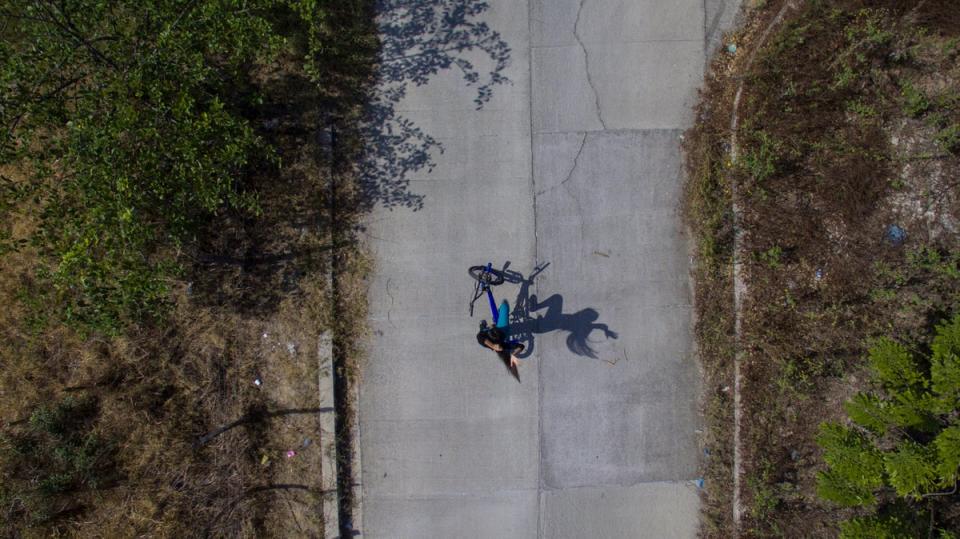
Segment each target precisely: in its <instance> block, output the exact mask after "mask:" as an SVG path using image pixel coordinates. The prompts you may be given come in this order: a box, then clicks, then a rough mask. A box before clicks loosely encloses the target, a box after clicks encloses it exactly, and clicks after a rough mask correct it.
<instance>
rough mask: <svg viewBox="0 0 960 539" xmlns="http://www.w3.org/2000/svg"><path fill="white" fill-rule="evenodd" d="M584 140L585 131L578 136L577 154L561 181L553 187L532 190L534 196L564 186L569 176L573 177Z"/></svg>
mask: <svg viewBox="0 0 960 539" xmlns="http://www.w3.org/2000/svg"><path fill="white" fill-rule="evenodd" d="M586 142H587V133H584V134H583V137H581V138H580V147H579V148H577V154H576V155H575V156H573V165H571V166H570V170H568V171H567V174H566V176H565V177H564V179H563V181H561V182H560V183H558V184H557V185H554V186H553V187H548V188H546V189H542V190H540V191H535V192H534V195H535V196H540V195H542V194H544V193H549V192H550V191H553V190H554V189H556V188H557V187H561V186H564V184H566V183H567V182H568V181H570V179H571V178H573V173H574V172H575V171H576V170H577V165H578V164H579V162H580V154H582V153H583V147H584V146H586Z"/></svg>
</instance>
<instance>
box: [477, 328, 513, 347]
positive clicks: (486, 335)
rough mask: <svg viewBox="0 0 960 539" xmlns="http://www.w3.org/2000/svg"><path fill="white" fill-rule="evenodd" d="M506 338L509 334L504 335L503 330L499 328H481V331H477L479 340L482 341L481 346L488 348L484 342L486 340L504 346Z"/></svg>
mask: <svg viewBox="0 0 960 539" xmlns="http://www.w3.org/2000/svg"><path fill="white" fill-rule="evenodd" d="M506 338H507V336H506V335H504V333H503V330H501V329H499V328H490V329H486V330H481V331H480V333H477V342H478V343H480V346H482V347H484V348H487V345H486V344H484V341H491V342H492V343H494V344H499V345H501V346H503V345H504V344H505V343H504V340H506ZM504 348H506V346H504Z"/></svg>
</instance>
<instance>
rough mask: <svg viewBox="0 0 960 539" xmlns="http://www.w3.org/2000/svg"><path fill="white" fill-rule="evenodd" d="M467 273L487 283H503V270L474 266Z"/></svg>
mask: <svg viewBox="0 0 960 539" xmlns="http://www.w3.org/2000/svg"><path fill="white" fill-rule="evenodd" d="M467 273H469V274H470V276H471V277H473V278H474V279H476V280H478V281H480V282H481V283H483V284H485V285H491V286H492V285H497V284H503V272H502V271H499V270H495V269H493V268H490V269H487V267H486V266H472V267H471V268H470V269H469V270H467Z"/></svg>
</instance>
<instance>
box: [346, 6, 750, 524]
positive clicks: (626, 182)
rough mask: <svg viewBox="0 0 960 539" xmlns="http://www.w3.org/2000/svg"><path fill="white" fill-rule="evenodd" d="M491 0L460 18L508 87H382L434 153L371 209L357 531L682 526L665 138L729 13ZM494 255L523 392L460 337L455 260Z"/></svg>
mask: <svg viewBox="0 0 960 539" xmlns="http://www.w3.org/2000/svg"><path fill="white" fill-rule="evenodd" d="M409 3H411V2H408V4H409ZM428 3H429V2H428ZM433 3H434V4H437V5H442V4H457V3H458V2H457V1H456V0H449V1H445V0H433ZM459 3H464V2H459ZM466 4H474V5H476V4H480V3H479V2H469V1H467V2H466ZM488 4H489V9H485V10H482V13H478V14H477V15H476V16H477V17H478V19H480V20H482V22H484V23H486V25H488V26H487V27H488V28H489V29H490V30H492V31H496V32H499V38H500V39H502V41H503V42H505V43H507V44H508V45H509V63H508V64H507V66H506V68H505V69H504V70H503V71H502V73H501V74H502V75H504V76H506V77H507V78H508V79H509V80H510V83H509V84H500V85H496V86H495V87H494V88H493V96H492V98H491V99H490V100H489V101H488V102H486V103H485V105H484V106H483V108H482V109H479V110H478V109H477V107H476V104H475V103H474V98H475V97H476V88H475V87H470V86H468V85H466V84H465V83H464V80H463V78H462V76H461V75H462V73H461V71H460V70H459V69H458V68H457V66H456V65H453V66H452V67H449V68H447V67H444V66H443V64H442V62H436V64H437V65H439V66H440V67H438V68H436V69H434V68H432V67H430V68H427V69H428V70H429V71H430V73H429V77H426V78H424V79H422V80H412V79H413V77H411V78H410V79H403V77H399V76H398V77H393V79H392V80H385V81H383V82H382V83H381V84H382V86H383V88H382V91H383V92H384V93H385V94H386V93H390V92H391V91H392V90H395V89H396V88H397V85H400V87H402V89H403V90H404V91H405V95H404V97H403V98H402V99H399V98H397V99H395V100H394V103H393V104H392V114H394V115H395V116H394V118H399V117H402V118H405V119H406V120H408V121H410V122H412V123H413V124H414V125H416V127H417V128H419V129H420V131H419V132H418V133H425V134H428V135H429V136H431V137H433V138H434V139H435V140H436V141H437V142H439V143H440V144H442V145H443V153H440V152H439V151H438V149H437V148H435V147H434V148H432V149H431V148H430V147H429V146H430V145H429V144H428V143H423V144H422V145H423V147H424V148H427V150H428V151H429V160H432V162H433V163H434V165H435V166H433V167H432V168H430V167H419V168H418V167H416V166H414V167H408V168H402V167H400V168H401V169H402V170H401V172H398V174H406V179H409V180H410V183H409V186H408V196H409V197H411V198H412V199H413V202H412V203H409V204H408V205H410V206H414V207H416V208H419V209H417V210H416V211H415V210H413V209H408V208H403V207H400V208H393V209H387V208H383V207H381V208H379V209H377V210H375V211H374V213H373V215H372V217H371V218H370V220H369V223H368V228H367V235H368V240H369V242H370V245H371V246H372V248H373V251H374V253H375V257H376V263H377V269H376V275H375V277H374V279H373V283H372V287H371V294H370V298H371V299H370V301H371V324H372V328H373V331H374V334H373V336H372V338H371V342H370V345H369V358H368V361H367V364H366V365H365V374H364V377H363V382H362V384H361V388H360V448H361V461H362V477H361V482H362V492H363V496H362V503H363V506H362V523H361V524H360V525H359V530H358V531H359V532H360V533H362V534H363V535H365V536H367V537H371V538H374V537H376V538H380V537H384V538H393V537H410V538H423V537H438V538H461V537H482V538H532V537H544V538H567V537H569V538H585V537H610V538H614V537H651V538H664V537H668V538H669V537H693V536H695V534H696V529H697V512H698V493H697V488H696V486H695V485H694V483H693V482H692V480H694V479H695V478H696V473H697V459H698V454H699V449H698V446H697V434H696V430H697V428H698V421H699V418H698V416H697V398H698V395H699V390H700V388H699V386H698V370H697V363H696V359H695V357H694V356H693V352H692V337H691V314H692V309H691V290H690V287H689V283H688V272H689V267H688V264H689V258H688V245H687V238H686V237H685V236H684V233H683V228H682V225H681V222H680V218H679V215H678V203H679V196H680V190H681V185H682V181H683V179H682V170H681V160H680V153H679V143H680V140H679V137H680V135H681V133H682V131H683V130H684V129H685V128H686V127H687V126H689V125H690V122H691V121H692V112H691V107H692V105H693V104H694V102H695V98H696V89H697V87H698V86H699V85H700V83H701V80H702V76H703V70H704V64H705V57H706V54H705V52H706V51H707V50H712V48H713V45H714V44H715V43H716V42H717V39H718V32H719V31H720V30H721V29H722V28H724V27H725V26H727V25H729V22H730V19H731V18H732V14H733V11H734V9H735V8H736V6H734V5H731V4H732V2H731V3H724V2H715V1H711V2H707V3H706V4H705V3H704V0H529V2H527V1H521V0H489V2H488ZM403 5H404V2H402V1H392V2H383V3H382V4H381V9H382V10H383V13H382V17H383V20H384V23H383V24H384V28H385V30H384V31H385V33H390V34H392V35H393V36H399V35H404V33H403V32H399V31H396V29H395V28H394V29H391V27H390V25H391V24H392V23H391V22H390V21H391V20H397V21H403V20H406V19H409V18H410V17H411V15H410V13H409V10H407V9H404V7H403ZM398 24H399V23H398ZM429 26H430V25H424V27H429ZM391 39H392V38H391ZM398 39H399V38H398ZM402 46H404V47H409V48H410V50H411V52H410V56H411V57H415V55H419V54H421V53H422V52H423V51H422V50H420V49H418V48H417V45H415V44H413V45H411V44H409V43H406V42H405V43H404V44H403V45H402ZM430 46H436V43H433V44H432V45H430ZM471 54H473V56H470V55H471ZM466 55H467V56H468V57H469V59H470V61H471V62H474V65H475V67H476V69H477V70H478V71H483V69H485V66H487V64H486V63H484V62H487V63H489V58H488V57H485V56H484V55H483V54H476V51H474V52H473V53H470V52H468V53H466ZM411 69H413V68H411ZM417 140H419V141H421V142H422V141H423V139H422V138H420V139H417ZM421 157H424V156H421ZM421 163H422V162H421ZM417 197H422V198H417ZM408 202H409V201H408ZM488 261H490V262H493V263H494V264H495V266H497V267H502V266H503V265H504V264H505V263H507V262H509V267H508V269H509V270H510V271H511V272H512V273H511V275H512V277H513V278H512V280H513V281H514V282H512V283H507V284H505V285H503V286H500V287H497V288H496V289H495V294H496V295H497V298H498V300H499V299H501V298H505V299H507V300H508V301H509V302H510V304H511V307H512V308H513V313H512V314H513V315H512V320H511V322H512V324H513V330H514V333H515V334H516V336H517V337H518V338H519V339H521V340H523V341H524V342H526V344H527V345H528V347H529V350H528V351H529V352H530V353H529V356H528V357H526V358H525V359H524V361H523V365H522V366H521V368H520V377H521V383H520V384H518V383H517V382H516V380H514V379H513V378H512V377H510V376H509V375H508V373H507V372H506V370H505V369H504V367H503V365H502V364H501V363H500V362H499V360H498V359H497V357H496V356H495V355H494V354H493V353H492V352H490V351H486V350H484V349H482V348H481V347H479V346H478V345H477V342H476V340H475V337H474V336H475V334H476V331H477V324H478V322H479V320H480V318H481V317H483V318H487V319H488V320H489V318H490V313H489V309H488V308H487V307H486V305H485V303H483V300H481V301H480V302H478V303H477V310H476V315H475V316H474V317H473V318H470V317H469V316H468V313H467V302H468V300H469V299H470V293H471V291H472V283H471V281H470V280H469V277H468V276H467V272H466V269H467V267H468V266H471V265H476V264H483V263H486V262H488ZM544 265H546V267H544V268H543V269H542V271H541V272H540V273H539V274H537V275H536V277H535V279H533V281H532V283H531V282H529V281H527V280H526V279H527V277H529V276H530V274H531V273H532V272H533V271H534V268H535V267H538V266H544Z"/></svg>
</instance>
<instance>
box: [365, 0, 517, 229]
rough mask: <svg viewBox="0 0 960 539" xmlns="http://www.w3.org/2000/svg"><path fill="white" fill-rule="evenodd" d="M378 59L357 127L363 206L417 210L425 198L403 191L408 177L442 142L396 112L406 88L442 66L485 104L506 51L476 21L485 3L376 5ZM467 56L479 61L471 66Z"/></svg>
mask: <svg viewBox="0 0 960 539" xmlns="http://www.w3.org/2000/svg"><path fill="white" fill-rule="evenodd" d="M375 5H376V12H377V26H378V30H379V34H380V39H381V41H380V55H379V63H378V66H377V71H376V81H375V84H376V89H375V92H374V94H373V95H372V96H371V98H370V100H369V102H368V103H367V105H366V107H365V111H364V117H363V120H362V125H361V133H360V135H361V138H362V140H363V149H362V151H361V155H360V158H359V160H358V163H359V172H360V190H361V199H362V202H363V205H364V206H365V208H364V209H367V210H369V209H372V208H373V207H376V206H382V207H386V208H395V207H406V208H410V209H413V210H419V209H421V208H422V207H423V196H421V195H418V194H416V193H412V192H410V190H409V184H410V176H411V175H412V174H415V173H416V172H419V171H421V170H424V169H426V170H427V171H429V170H432V169H433V167H434V165H435V163H434V160H433V155H434V154H437V153H443V145H442V144H441V143H440V142H439V141H438V140H436V139H435V138H434V137H433V136H431V135H430V134H429V133H427V132H426V131H424V130H423V129H422V128H420V127H419V126H418V125H417V124H416V123H414V122H413V121H412V120H410V119H409V118H407V117H405V116H404V115H403V114H401V113H400V112H399V111H398V110H397V106H398V104H399V103H400V102H401V101H402V100H403V98H404V97H405V95H406V91H407V87H408V85H411V84H412V85H415V86H422V85H424V84H426V83H427V82H428V81H429V80H430V79H431V77H433V76H434V75H436V74H438V73H440V72H441V71H445V70H448V69H456V70H458V71H459V72H460V74H461V75H462V77H463V80H464V81H465V83H466V85H467V86H468V87H475V88H476V90H477V94H476V97H475V98H474V103H475V104H476V106H477V109H480V108H482V107H483V105H484V104H485V103H487V102H488V101H489V100H490V98H491V97H493V89H494V87H495V86H497V85H499V84H505V83H508V82H509V80H508V79H507V78H506V77H505V76H504V75H503V71H504V69H506V67H507V65H508V64H509V60H510V52H511V51H510V47H509V45H508V44H507V43H506V42H505V41H504V40H503V39H502V38H501V37H500V34H499V32H495V31H493V30H492V29H491V28H490V27H489V25H487V24H486V23H485V22H483V21H482V20H480V17H481V15H483V13H484V12H486V11H487V9H489V4H488V3H487V2H483V1H475V0H377V1H376V3H375ZM468 57H469V58H471V59H475V60H476V61H479V62H481V64H482V65H475V64H474V63H473V62H472V61H470V60H468Z"/></svg>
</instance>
